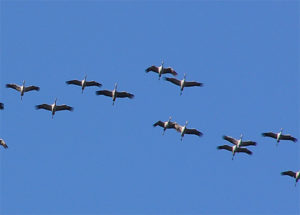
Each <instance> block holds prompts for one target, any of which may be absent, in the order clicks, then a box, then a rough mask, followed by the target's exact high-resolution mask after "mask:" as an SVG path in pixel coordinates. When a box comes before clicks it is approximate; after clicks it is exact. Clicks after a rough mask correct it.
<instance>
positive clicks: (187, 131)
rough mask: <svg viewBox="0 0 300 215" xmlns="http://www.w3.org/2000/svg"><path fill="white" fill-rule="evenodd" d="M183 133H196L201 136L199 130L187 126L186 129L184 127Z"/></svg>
mask: <svg viewBox="0 0 300 215" xmlns="http://www.w3.org/2000/svg"><path fill="white" fill-rule="evenodd" d="M185 133H186V134H194V135H197V136H199V137H200V136H202V135H203V134H202V133H201V132H200V131H198V130H197V129H194V128H193V129H191V128H187V129H185Z"/></svg>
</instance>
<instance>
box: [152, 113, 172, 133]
mask: <svg viewBox="0 0 300 215" xmlns="http://www.w3.org/2000/svg"><path fill="white" fill-rule="evenodd" d="M171 119H172V118H171V117H169V120H168V121H165V122H162V121H160V120H159V121H157V122H156V123H154V124H153V127H156V126H160V127H162V128H164V130H163V134H162V135H164V134H165V131H166V130H167V129H170V128H174V129H175V124H176V123H175V122H171Z"/></svg>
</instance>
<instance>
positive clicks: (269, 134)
mask: <svg viewBox="0 0 300 215" xmlns="http://www.w3.org/2000/svg"><path fill="white" fill-rule="evenodd" d="M282 131H283V129H282V128H281V129H280V132H278V133H273V132H266V133H262V136H264V137H271V138H274V139H276V141H277V144H276V145H278V143H279V142H280V140H291V141H293V142H297V139H296V138H295V137H293V136H291V135H290V134H285V135H284V134H282Z"/></svg>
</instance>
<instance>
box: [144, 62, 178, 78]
mask: <svg viewBox="0 0 300 215" xmlns="http://www.w3.org/2000/svg"><path fill="white" fill-rule="evenodd" d="M146 72H156V73H158V80H160V77H161V75H162V74H168V73H169V74H172V75H174V76H176V75H177V72H176V71H175V70H174V69H173V68H171V67H164V61H162V62H161V65H160V66H155V65H153V66H150V67H148V68H147V69H146Z"/></svg>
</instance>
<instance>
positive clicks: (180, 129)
mask: <svg viewBox="0 0 300 215" xmlns="http://www.w3.org/2000/svg"><path fill="white" fill-rule="evenodd" d="M187 124H188V121H186V122H185V125H184V126H182V125H179V124H178V123H175V129H176V130H177V131H178V132H179V133H180V135H181V139H180V140H181V141H182V139H183V137H184V135H185V134H194V135H197V136H199V137H200V136H202V135H203V134H202V133H201V132H200V131H198V130H197V129H195V128H187V127H186V126H187Z"/></svg>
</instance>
